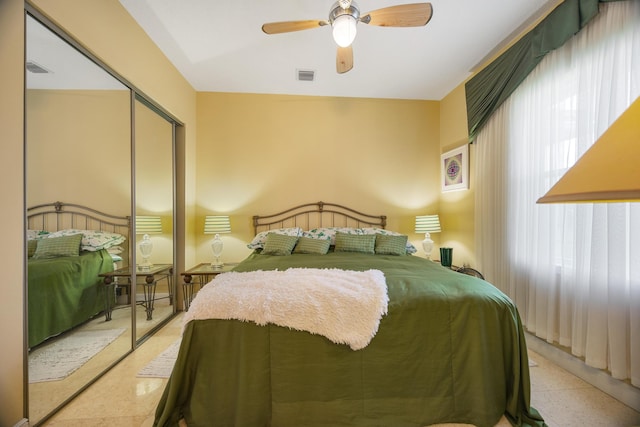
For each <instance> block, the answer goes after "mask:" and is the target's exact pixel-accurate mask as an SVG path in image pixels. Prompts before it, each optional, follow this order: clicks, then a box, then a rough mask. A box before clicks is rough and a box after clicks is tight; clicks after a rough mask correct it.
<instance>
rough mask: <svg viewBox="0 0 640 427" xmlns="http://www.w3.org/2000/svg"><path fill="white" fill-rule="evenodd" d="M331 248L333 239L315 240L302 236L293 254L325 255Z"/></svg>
mask: <svg viewBox="0 0 640 427" xmlns="http://www.w3.org/2000/svg"><path fill="white" fill-rule="evenodd" d="M329 246H331V239H314V238H312V237H304V236H302V237H300V239H298V244H297V245H296V247H295V249H294V250H293V253H294V254H318V255H324V254H326V253H327V252H329Z"/></svg>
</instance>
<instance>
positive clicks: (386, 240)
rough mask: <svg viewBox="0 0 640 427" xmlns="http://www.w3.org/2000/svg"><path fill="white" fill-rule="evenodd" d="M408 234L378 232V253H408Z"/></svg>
mask: <svg viewBox="0 0 640 427" xmlns="http://www.w3.org/2000/svg"><path fill="white" fill-rule="evenodd" d="M407 239H408V237H407V236H403V235H400V236H392V235H386V234H376V253H377V254H381V255H406V254H407Z"/></svg>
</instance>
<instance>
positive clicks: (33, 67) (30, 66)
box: [27, 61, 51, 74]
mask: <svg viewBox="0 0 640 427" xmlns="http://www.w3.org/2000/svg"><path fill="white" fill-rule="evenodd" d="M27 71H29V72H30V73H34V74H49V73H51V71H49V70H47V69H46V68H44V67H43V66H42V65H40V64H38V63H37V62H34V61H27Z"/></svg>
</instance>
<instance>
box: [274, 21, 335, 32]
mask: <svg viewBox="0 0 640 427" xmlns="http://www.w3.org/2000/svg"><path fill="white" fill-rule="evenodd" d="M327 24H328V22H327V21H318V20H308V21H284V22H270V23H267V24H264V25H263V26H262V31H264V32H265V33H267V34H280V33H290V32H292V31H302V30H310V29H312V28H317V27H322V26H323V25H327Z"/></svg>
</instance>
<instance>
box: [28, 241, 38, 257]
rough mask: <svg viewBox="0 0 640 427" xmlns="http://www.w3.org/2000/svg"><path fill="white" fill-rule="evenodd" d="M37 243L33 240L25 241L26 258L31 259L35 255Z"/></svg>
mask: <svg viewBox="0 0 640 427" xmlns="http://www.w3.org/2000/svg"><path fill="white" fill-rule="evenodd" d="M37 247H38V241H37V240H35V239H32V240H27V257H29V258H31V257H32V256H33V254H35V253H36V248H37Z"/></svg>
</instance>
